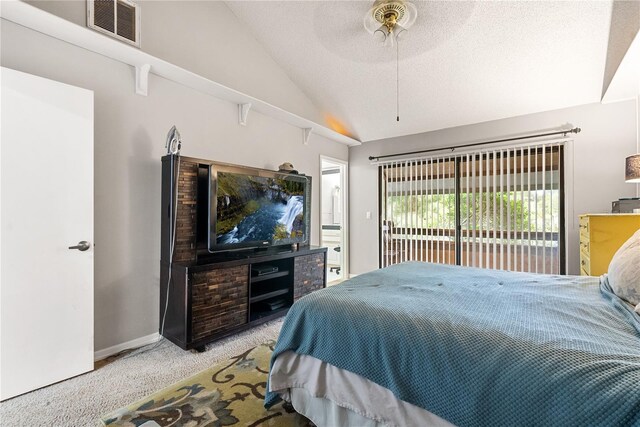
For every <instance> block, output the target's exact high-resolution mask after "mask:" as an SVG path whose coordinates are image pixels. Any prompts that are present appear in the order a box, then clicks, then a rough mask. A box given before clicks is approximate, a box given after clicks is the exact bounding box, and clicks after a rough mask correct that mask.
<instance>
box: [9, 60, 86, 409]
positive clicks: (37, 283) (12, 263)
mask: <svg viewBox="0 0 640 427" xmlns="http://www.w3.org/2000/svg"><path fill="white" fill-rule="evenodd" d="M0 80H1V86H2V92H1V98H2V103H1V117H2V121H1V131H0V134H1V140H0V141H1V144H0V270H1V272H0V310H1V311H0V357H1V359H0V400H4V399H8V398H10V397H13V396H16V395H19V394H22V393H26V392H28V391H31V390H34V389H36V388H39V387H43V386H46V385H49V384H52V383H55V382H58V381H61V380H64V379H66V378H69V377H72V376H75V375H78V374H81V373H84V372H87V371H90V370H92V369H93V245H92V243H93V92H91V91H89V90H86V89H81V88H77V87H74V86H69V85H66V84H62V83H59V82H55V81H52V80H47V79H44V78H41V77H36V76H33V75H30V74H25V73H21V72H18V71H15V70H11V69H7V68H1V69H0ZM80 241H86V242H89V246H90V247H89V249H88V250H84V251H81V250H77V249H69V248H68V247H69V246H74V245H78V242H80Z"/></svg>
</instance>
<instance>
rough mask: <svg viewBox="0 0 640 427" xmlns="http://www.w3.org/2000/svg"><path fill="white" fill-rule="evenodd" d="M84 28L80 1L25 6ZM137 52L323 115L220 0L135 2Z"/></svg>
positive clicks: (315, 116)
mask: <svg viewBox="0 0 640 427" xmlns="http://www.w3.org/2000/svg"><path fill="white" fill-rule="evenodd" d="M27 3H29V4H32V5H34V6H36V7H39V8H41V9H43V10H46V11H47V12H50V13H53V14H54V15H57V16H60V17H62V18H64V19H66V20H68V21H71V22H74V23H76V24H78V25H81V26H86V1H85V0H68V1H58V0H44V1H42V0H40V1H27ZM137 3H138V4H139V5H140V10H141V15H140V16H141V21H142V22H141V24H140V27H141V31H142V36H141V41H142V42H141V46H140V48H141V50H143V51H145V52H147V53H150V54H151V55H154V56H157V57H159V58H162V59H165V60H167V61H169V62H171V63H173V64H176V65H179V66H181V67H183V68H185V69H187V70H190V71H193V72H195V73H198V74H200V75H202V76H204V77H207V78H209V79H211V80H213V81H216V82H218V83H221V84H223V85H225V86H228V87H231V88H233V89H236V90H239V91H240V92H244V93H247V94H249V95H251V96H254V97H256V98H258V99H261V100H263V101H267V102H269V103H271V104H273V105H276V106H278V107H280V108H283V109H285V110H287V111H290V112H292V113H296V114H298V115H300V116H302V117H305V118H307V119H310V120H313V121H315V122H318V123H322V122H323V118H322V115H321V114H320V112H319V110H317V108H316V107H315V105H314V104H313V103H312V102H311V101H310V100H309V98H308V97H307V96H306V95H305V94H304V93H303V92H302V91H301V90H300V89H299V88H298V87H297V86H296V85H295V84H294V83H293V82H292V81H291V79H289V76H288V75H287V74H286V73H285V72H284V71H283V70H282V69H281V68H280V66H279V65H278V64H277V63H276V62H275V61H274V60H273V58H271V56H269V54H268V53H267V52H266V51H265V50H264V48H263V47H262V46H261V45H260V43H258V41H257V40H256V39H255V38H254V37H253V35H252V34H251V33H250V32H249V31H248V30H247V29H246V27H245V26H244V25H243V24H242V23H241V22H240V21H239V20H238V18H237V17H236V16H235V15H234V14H233V12H231V10H230V9H229V8H228V7H227V6H226V5H225V3H224V2H222V1H188V0H172V1H158V0H137Z"/></svg>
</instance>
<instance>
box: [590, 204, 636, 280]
mask: <svg viewBox="0 0 640 427" xmlns="http://www.w3.org/2000/svg"><path fill="white" fill-rule="evenodd" d="M579 224H580V274H583V275H590V276H600V275H602V274H604V273H606V272H607V270H608V269H609V263H610V262H611V258H613V255H614V254H615V253H616V251H617V250H618V249H619V248H620V246H622V245H623V244H624V242H626V241H627V240H628V239H629V237H631V236H632V235H633V233H635V232H636V231H637V230H638V229H640V214H588V215H580V222H579Z"/></svg>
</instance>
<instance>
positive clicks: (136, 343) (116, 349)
mask: <svg viewBox="0 0 640 427" xmlns="http://www.w3.org/2000/svg"><path fill="white" fill-rule="evenodd" d="M159 339H160V334H158V333H157V332H155V333H153V334H150V335H146V336H144V337H140V338H136V339H134V340H131V341H127V342H123V343H121V344H116V345H112V346H111V347H107V348H103V349H102V350H98V351H96V352H94V353H93V360H94V361H97V360H102V359H106V358H107V357H109V356H112V355H114V354H117V353H120V352H121V351H122V350H127V349H129V348H138V347H142V346H143V345H147V344H153V343H154V342H157V341H158V340H159Z"/></svg>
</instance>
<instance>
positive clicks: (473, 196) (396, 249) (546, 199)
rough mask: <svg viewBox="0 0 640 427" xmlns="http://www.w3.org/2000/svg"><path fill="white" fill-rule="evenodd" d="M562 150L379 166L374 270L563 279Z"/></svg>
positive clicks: (546, 147) (519, 150)
mask: <svg viewBox="0 0 640 427" xmlns="http://www.w3.org/2000/svg"><path fill="white" fill-rule="evenodd" d="M563 148H564V147H563V146H562V145H561V144H553V145H539V146H530V147H518V148H509V149H496V150H491V151H483V152H475V153H468V154H461V155H456V156H442V157H431V158H423V159H412V160H403V161H396V162H388V163H383V164H381V165H380V166H379V173H380V207H381V220H382V221H381V224H380V237H381V238H380V265H381V266H382V267H384V266H387V265H391V264H395V263H398V262H403V261H410V260H419V261H428V262H436V263H444V264H453V265H466V266H473V267H482V268H492V269H502V270H512V271H528V272H538V273H553V274H561V273H564V270H565V266H564V238H563V233H562V230H563V229H564V197H563V185H562V183H563V179H564V177H563V167H562V158H563Z"/></svg>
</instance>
